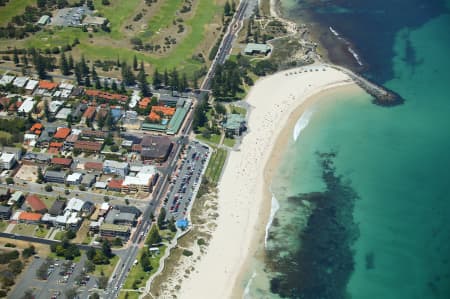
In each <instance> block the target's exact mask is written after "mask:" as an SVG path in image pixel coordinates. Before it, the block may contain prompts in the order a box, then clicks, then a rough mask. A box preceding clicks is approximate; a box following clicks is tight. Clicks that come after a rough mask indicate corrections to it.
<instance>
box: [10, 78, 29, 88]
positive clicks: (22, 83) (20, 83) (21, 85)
mask: <svg viewBox="0 0 450 299" xmlns="http://www.w3.org/2000/svg"><path fill="white" fill-rule="evenodd" d="M28 79H30V78H28V77H17V78H16V79H14V82H13V85H14V86H15V87H18V88H24V87H25V85H26V84H27V81H28Z"/></svg>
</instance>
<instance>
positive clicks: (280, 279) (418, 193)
mask: <svg viewBox="0 0 450 299" xmlns="http://www.w3.org/2000/svg"><path fill="white" fill-rule="evenodd" d="M282 3H283V7H284V15H286V16H288V17H289V18H290V19H293V20H296V19H302V20H303V21H306V22H307V23H310V24H314V27H315V29H314V31H315V33H314V34H315V35H316V36H317V37H318V38H320V40H321V42H322V44H324V45H326V46H327V48H328V49H329V51H328V57H329V59H330V60H332V61H333V62H334V63H338V64H341V65H345V66H347V67H350V68H353V69H355V70H358V71H359V72H361V73H363V74H364V75H365V76H366V77H368V78H370V79H371V80H373V81H375V82H376V83H378V84H381V85H383V86H385V87H387V88H389V89H391V90H393V91H395V92H396V93H398V94H400V95H401V96H402V97H403V98H404V99H405V103H404V104H403V105H399V106H395V107H389V108H386V107H380V106H376V105H374V104H372V103H371V98H370V96H369V95H367V94H365V93H363V92H361V93H352V94H349V93H344V92H339V93H336V94H334V95H332V96H327V98H324V99H322V100H321V101H320V102H319V103H318V104H316V105H315V106H314V107H312V108H311V109H310V110H309V111H307V113H305V114H304V115H303V116H302V117H301V118H300V119H299V120H298V122H297V125H296V128H295V129H294V131H293V132H292V133H291V135H292V140H291V141H290V143H289V145H288V146H287V148H286V149H284V150H285V154H284V159H283V161H282V163H281V165H280V167H279V169H278V171H277V174H276V175H275V178H274V179H273V182H272V184H271V191H272V193H273V199H272V210H273V213H272V214H273V215H272V216H273V217H271V221H270V226H269V227H268V230H267V238H266V242H265V244H264V245H261V248H260V252H259V254H258V256H257V257H256V258H255V259H254V262H253V265H252V269H251V271H250V272H249V274H248V277H247V279H246V280H245V281H244V282H243V285H244V286H245V296H244V297H245V298H305V299H307V298H314V299H320V298H323V299H328V298H330V299H339V298H346V299H347V298H353V299H359V298H367V299H372V298H374V299H375V298H385V299H389V298H396V299H398V298H408V299H412V298H417V299H419V298H420V299H423V298H439V299H440V298H442V299H444V298H446V299H448V298H450V225H449V222H448V221H449V218H450V187H449V186H450V185H449V183H450V171H449V169H450V154H449V152H450V133H449V129H450V96H449V94H450V93H449V91H448V89H449V87H450V85H449V84H450V59H449V58H448V55H449V53H450V34H449V33H448V32H449V28H450V1H439V0H434V1H429V0H428V1H427V0H396V1H392V0H390V1H387V0H378V1H371V0H345V1H343V0H342V1H338V0H330V1H306V0H303V1H300V0H297V2H295V1H292V0H290V1H289V2H288V1H286V0H284V1H282ZM331 29H332V30H331Z"/></svg>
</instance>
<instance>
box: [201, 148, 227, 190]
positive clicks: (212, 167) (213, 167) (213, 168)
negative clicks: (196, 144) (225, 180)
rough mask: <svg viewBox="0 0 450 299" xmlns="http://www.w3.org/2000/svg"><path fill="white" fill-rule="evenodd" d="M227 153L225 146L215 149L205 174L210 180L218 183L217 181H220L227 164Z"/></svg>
mask: <svg viewBox="0 0 450 299" xmlns="http://www.w3.org/2000/svg"><path fill="white" fill-rule="evenodd" d="M227 154H228V152H227V150H225V149H223V148H217V149H214V152H213V154H212V156H211V159H210V160H209V163H208V167H207V168H206V173H205V176H206V177H207V178H208V180H209V181H210V182H213V183H214V184H217V182H218V181H219V178H220V175H221V174H222V169H223V166H224V164H225V160H226V159H227Z"/></svg>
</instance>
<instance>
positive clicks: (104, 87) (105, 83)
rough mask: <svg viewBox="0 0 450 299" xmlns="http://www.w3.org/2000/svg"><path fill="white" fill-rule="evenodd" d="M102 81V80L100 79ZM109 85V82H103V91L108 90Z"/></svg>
mask: <svg viewBox="0 0 450 299" xmlns="http://www.w3.org/2000/svg"><path fill="white" fill-rule="evenodd" d="M99 80H100V79H99ZM108 88H109V85H108V80H103V89H104V90H108ZM116 89H117V85H116Z"/></svg>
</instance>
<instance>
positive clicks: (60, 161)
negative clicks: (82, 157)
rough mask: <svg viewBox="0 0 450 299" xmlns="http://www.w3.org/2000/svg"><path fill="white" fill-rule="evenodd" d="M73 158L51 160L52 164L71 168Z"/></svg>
mask: <svg viewBox="0 0 450 299" xmlns="http://www.w3.org/2000/svg"><path fill="white" fill-rule="evenodd" d="M72 162H73V160H72V158H58V157H55V158H52V160H51V161H50V164H51V165H54V166H61V167H63V168H70V165H72Z"/></svg>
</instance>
